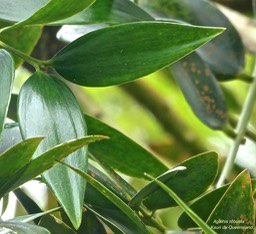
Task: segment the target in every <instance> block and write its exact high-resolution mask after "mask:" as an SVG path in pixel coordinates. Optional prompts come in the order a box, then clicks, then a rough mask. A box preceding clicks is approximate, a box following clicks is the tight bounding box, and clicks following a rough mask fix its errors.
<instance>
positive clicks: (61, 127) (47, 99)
mask: <svg viewBox="0 0 256 234" xmlns="http://www.w3.org/2000/svg"><path fill="white" fill-rule="evenodd" d="M32 100H33V101H32ZM18 116H19V123H20V128H21V132H22V135H23V137H24V138H25V139H26V138H30V137H33V136H38V135H41V136H45V140H44V141H43V142H42V144H41V145H40V147H39V148H38V150H37V154H36V155H39V154H41V153H42V152H45V151H46V150H47V149H49V148H51V147H53V146H55V145H57V144H60V143H63V142H66V141H68V140H71V139H75V138H79V137H83V136H85V135H86V134H87V133H86V124H85V121H84V117H83V114H82V112H81V110H80V107H79V105H78V103H77V101H76V99H75V97H74V95H73V93H72V92H71V91H70V90H69V88H68V87H67V86H66V85H65V84H64V83H63V82H62V81H60V80H59V79H57V78H55V77H53V76H50V75H46V74H44V73H42V72H36V73H34V74H33V75H32V76H31V77H30V78H29V79H28V80H27V81H26V82H25V84H24V85H23V86H22V88H21V91H20V95H19V103H18ZM65 161H66V162H67V163H70V164H71V165H73V166H75V167H78V168H79V169H81V170H83V171H84V170H86V168H87V148H86V147H83V148H81V149H80V150H78V151H77V152H75V153H73V154H72V155H70V156H69V157H67V158H66V159H65ZM43 177H44V179H45V180H46V182H47V184H48V186H49V188H50V189H51V190H52V192H53V193H54V195H55V196H56V198H57V199H58V201H59V202H60V204H61V205H62V206H63V208H64V210H65V212H67V215H68V216H69V218H70V220H71V221H72V223H73V225H74V226H75V227H76V228H77V227H78V226H79V223H80V222H81V215H82V206H83V200H84V191H85V186H86V183H85V181H84V180H83V179H82V178H81V177H80V176H79V175H77V174H76V173H74V172H73V171H71V170H68V169H67V168H66V167H64V166H63V165H57V166H55V167H54V168H52V169H51V170H49V171H47V172H46V173H44V174H43ZM74 181H76V183H74Z"/></svg>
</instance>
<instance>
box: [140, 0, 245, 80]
mask: <svg viewBox="0 0 256 234" xmlns="http://www.w3.org/2000/svg"><path fill="white" fill-rule="evenodd" d="M140 4H141V5H142V6H143V7H146V8H150V9H151V11H154V12H155V13H156V14H157V15H158V16H159V14H160V17H163V18H171V19H177V20H182V21H185V22H188V23H190V24H194V25H202V26H207V27H209V26H213V27H225V28H226V31H225V32H224V33H223V34H222V35H220V36H219V37H217V38H215V39H214V40H212V41H211V42H209V43H208V44H206V45H205V46H203V47H202V48H200V49H199V50H198V52H199V54H200V56H202V58H203V60H204V61H206V62H207V63H208V65H209V66H210V68H211V69H212V71H213V72H214V73H215V74H218V78H220V79H227V78H233V77H234V75H235V74H237V73H238V72H239V71H240V70H241V69H242V68H243V67H244V55H245V49H244V47H243V43H242V41H241V38H240V36H239V35H238V33H237V31H236V29H235V28H234V26H233V25H232V24H231V23H230V21H229V20H228V19H227V17H226V16H225V15H224V14H223V13H222V12H221V11H220V10H219V9H218V8H216V7H215V6H214V4H213V3H212V2H211V1H205V0H193V1H191V0H172V1H169V0H156V1H150V0H142V1H140ZM202 9H203V10H202Z"/></svg>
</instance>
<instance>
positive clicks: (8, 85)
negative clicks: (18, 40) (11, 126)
mask: <svg viewBox="0 0 256 234" xmlns="http://www.w3.org/2000/svg"><path fill="white" fill-rule="evenodd" d="M0 70H1V73H0V83H1V92H0V100H1V102H0V137H1V135H2V131H3V127H4V122H5V118H6V115H7V111H8V106H9V102H10V99H11V93H12V85H13V81H14V62H13V59H12V57H11V55H10V54H9V53H8V52H7V51H5V50H2V49H0Z"/></svg>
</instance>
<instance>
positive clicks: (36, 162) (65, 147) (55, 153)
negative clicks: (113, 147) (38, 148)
mask: <svg viewBox="0 0 256 234" xmlns="http://www.w3.org/2000/svg"><path fill="white" fill-rule="evenodd" d="M100 139H104V137H102V136H87V137H83V138H78V139H75V140H70V141H67V142H65V143H62V144H60V145H57V146H55V147H53V148H51V149H49V150H48V151H46V152H45V153H43V154H42V155H40V156H38V157H36V158H35V159H33V160H32V161H30V162H29V163H28V164H27V165H25V167H23V168H22V173H20V174H19V176H18V177H17V176H16V177H15V179H13V180H12V183H9V184H10V185H9V187H7V189H6V191H2V190H1V192H3V193H4V192H5V193H7V192H10V191H12V190H13V189H15V188H17V187H18V186H20V185H22V184H24V183H25V182H27V181H29V180H31V179H34V178H35V177H36V176H38V175H41V174H42V173H43V172H45V171H47V170H49V169H50V168H52V167H53V166H54V165H56V164H57V162H58V161H60V160H62V159H64V158H65V157H67V156H69V155H70V154H71V153H73V152H74V151H76V150H78V149H80V148H81V147H83V146H85V145H88V144H89V143H92V142H95V141H97V140H100Z"/></svg>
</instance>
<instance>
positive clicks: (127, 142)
mask: <svg viewBox="0 0 256 234" xmlns="http://www.w3.org/2000/svg"><path fill="white" fill-rule="evenodd" d="M85 120H86V123H87V125H88V134H90V135H91V134H92V135H93V134H96V133H98V134H102V135H105V136H109V137H110V139H109V140H108V141H105V142H103V141H102V142H101V143H102V144H97V143H96V144H94V145H91V146H90V149H89V152H90V153H91V154H92V155H93V156H94V157H95V158H97V160H99V161H103V162H104V163H105V164H107V165H108V166H110V167H112V168H113V169H115V170H118V171H120V172H122V173H124V174H127V175H130V176H134V177H139V178H142V177H144V172H150V173H151V174H152V175H155V176H158V175H159V174H161V173H163V172H165V171H166V170H168V168H167V167H166V166H165V165H164V164H162V163H161V162H160V161H159V160H158V159H156V157H155V156H154V155H152V154H151V153H149V152H148V151H147V150H145V149H144V148H142V147H141V146H139V145H138V144H136V143H135V142H134V141H132V140H131V139H129V138H128V137H126V136H125V135H123V134H122V133H121V132H119V131H117V130H115V129H113V128H111V127H110V126H108V125H106V124H104V123H102V122H100V121H99V120H96V119H94V118H92V117H90V116H87V115H85ZM135 162H136V163H135Z"/></svg>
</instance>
